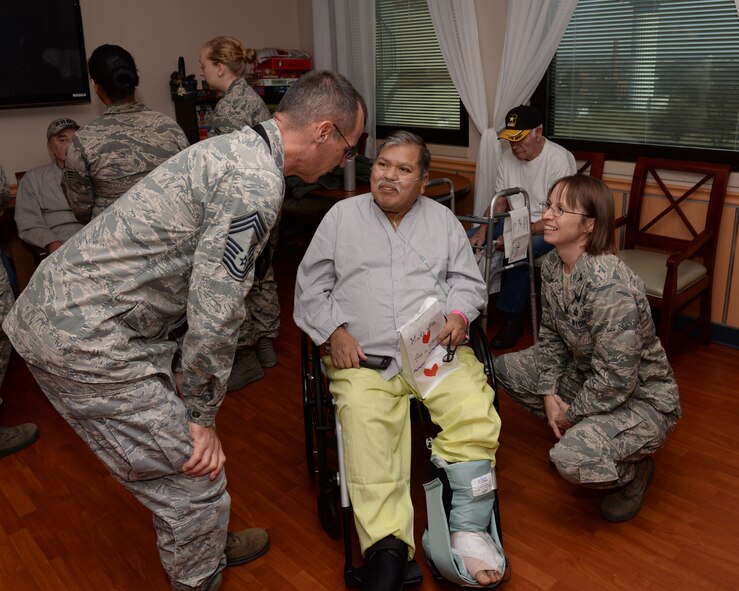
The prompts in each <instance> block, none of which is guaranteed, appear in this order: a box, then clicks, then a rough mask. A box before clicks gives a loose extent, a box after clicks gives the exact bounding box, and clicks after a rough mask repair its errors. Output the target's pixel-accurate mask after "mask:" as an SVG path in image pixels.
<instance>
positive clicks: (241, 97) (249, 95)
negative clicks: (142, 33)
mask: <svg viewBox="0 0 739 591" xmlns="http://www.w3.org/2000/svg"><path fill="white" fill-rule="evenodd" d="M255 58H256V52H255V51H254V50H253V49H247V48H245V47H244V45H243V44H242V43H241V41H239V40H238V39H235V38H234V37H214V38H213V39H211V40H210V41H208V42H207V43H206V44H205V45H203V47H202V49H201V50H200V60H199V61H200V72H201V74H202V76H203V79H204V80H205V82H206V84H207V85H208V86H210V87H211V88H213V89H215V90H219V91H221V92H223V93H225V94H224V96H223V98H222V99H221V100H219V101H218V104H217V105H216V108H215V110H214V112H213V122H212V124H211V128H210V131H209V132H208V136H209V137H214V136H217V135H222V134H224V133H231V132H232V131H237V130H239V129H241V128H242V127H244V126H246V125H249V126H252V127H254V126H255V125H258V124H259V123H261V122H262V121H266V120H267V119H269V118H270V114H269V110H268V109H267V106H266V105H265V104H264V101H263V100H262V99H261V98H260V97H259V95H258V94H257V93H256V92H254V89H252V87H251V86H249V83H248V82H247V81H246V79H245V78H244V74H245V73H246V66H247V63H249V62H253V61H254V59H255ZM278 223H279V218H278ZM271 234H272V235H271V237H270V241H269V247H268V248H266V249H265V252H263V253H262V256H261V257H260V260H262V261H264V262H269V264H264V265H259V264H258V265H257V267H258V269H257V274H256V276H255V282H254V287H253V288H252V290H251V291H250V292H249V295H248V296H247V298H246V305H247V314H246V319H245V320H244V323H243V325H242V326H241V330H240V331H239V346H238V349H237V350H236V355H235V357H234V363H233V368H232V370H231V377H230V378H229V380H228V390H229V392H231V391H233V390H240V389H241V388H243V387H244V386H246V385H247V384H250V383H251V382H255V381H257V380H260V379H262V378H263V377H264V368H265V367H274V366H275V365H277V355H276V354H275V350H274V346H273V344H272V342H273V340H274V339H275V338H276V337H277V335H278V333H279V331H280V303H279V301H278V299H277V284H276V283H275V279H274V272H273V270H272V264H271V262H270V258H271V253H272V251H274V249H275V246H276V243H277V234H278V229H277V225H276V224H275V227H274V228H273V229H272V233H271ZM259 269H262V271H261V272H260V270H259Z"/></svg>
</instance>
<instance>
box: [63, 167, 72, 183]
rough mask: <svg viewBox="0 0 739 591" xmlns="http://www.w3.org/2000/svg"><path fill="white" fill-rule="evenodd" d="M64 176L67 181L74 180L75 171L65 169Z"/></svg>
mask: <svg viewBox="0 0 739 591" xmlns="http://www.w3.org/2000/svg"><path fill="white" fill-rule="evenodd" d="M62 176H63V177H64V178H65V179H66V180H70V179H73V178H74V171H73V170H69V169H68V168H65V169H64V171H63V172H62Z"/></svg>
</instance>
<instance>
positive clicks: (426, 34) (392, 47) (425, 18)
mask: <svg viewBox="0 0 739 591" xmlns="http://www.w3.org/2000/svg"><path fill="white" fill-rule="evenodd" d="M376 11H377V14H376V59H375V68H376V81H377V82H376V98H375V100H376V108H377V124H378V125H381V126H388V127H393V128H395V127H411V128H433V129H442V130H443V129H449V130H459V129H460V101H459V94H458V93H457V91H456V89H455V88H454V84H453V83H452V80H451V78H450V77H449V72H448V71H447V67H446V64H445V63H444V58H443V57H442V55H441V50H440V49H439V43H438V41H437V39H436V33H435V32H434V26H433V23H432V22H431V15H430V14H429V10H428V6H427V4H426V0H377V3H376Z"/></svg>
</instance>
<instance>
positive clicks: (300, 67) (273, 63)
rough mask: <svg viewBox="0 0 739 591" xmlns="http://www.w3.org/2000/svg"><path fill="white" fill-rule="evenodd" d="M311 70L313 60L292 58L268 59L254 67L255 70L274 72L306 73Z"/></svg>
mask: <svg viewBox="0 0 739 591" xmlns="http://www.w3.org/2000/svg"><path fill="white" fill-rule="evenodd" d="M312 68H313V60H310V59H304V58H294V57H268V58H266V59H264V60H262V61H261V62H259V63H258V64H257V65H256V66H255V69H256V70H273V71H275V72H308V71H310V70H311V69H312Z"/></svg>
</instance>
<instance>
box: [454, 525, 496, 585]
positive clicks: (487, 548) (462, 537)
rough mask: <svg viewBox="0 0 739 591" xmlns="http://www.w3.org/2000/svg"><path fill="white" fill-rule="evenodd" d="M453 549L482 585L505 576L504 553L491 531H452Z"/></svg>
mask: <svg viewBox="0 0 739 591" xmlns="http://www.w3.org/2000/svg"><path fill="white" fill-rule="evenodd" d="M452 549H453V550H454V551H455V552H456V553H457V554H459V555H460V556H461V557H462V559H463V560H464V565H465V567H466V568H467V572H468V573H469V574H470V576H471V577H473V578H474V579H475V580H476V581H477V582H478V583H480V585H491V584H492V583H496V582H497V581H499V580H500V579H501V577H502V576H503V555H502V553H501V551H500V549H499V548H498V546H497V544H496V543H495V541H494V540H493V538H492V536H491V535H490V534H489V533H487V532H482V531H477V532H475V531H457V532H452Z"/></svg>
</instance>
